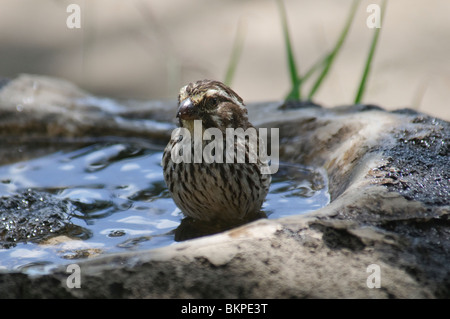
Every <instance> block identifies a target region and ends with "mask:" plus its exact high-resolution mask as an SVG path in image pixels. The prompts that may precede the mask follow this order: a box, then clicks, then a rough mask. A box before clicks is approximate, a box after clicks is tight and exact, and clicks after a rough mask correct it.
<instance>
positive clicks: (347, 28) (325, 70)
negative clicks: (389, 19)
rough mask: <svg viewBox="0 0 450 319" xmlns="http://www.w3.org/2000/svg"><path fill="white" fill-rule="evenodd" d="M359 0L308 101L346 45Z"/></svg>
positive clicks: (352, 7)
mask: <svg viewBox="0 0 450 319" xmlns="http://www.w3.org/2000/svg"><path fill="white" fill-rule="evenodd" d="M358 4H359V0H353V3H352V6H351V8H350V14H349V15H348V18H347V21H346V22H345V25H344V29H343V30H342V32H341V35H340V36H339V39H338V41H337V42H336V45H335V46H334V48H333V50H332V51H331V52H330V53H329V54H328V55H327V56H325V58H324V59H323V61H324V62H325V66H324V68H323V70H322V73H320V75H319V77H318V78H317V80H316V82H315V83H314V85H313V87H312V89H311V91H310V92H309V95H308V99H310V100H311V99H312V98H313V96H314V94H315V93H316V92H317V90H318V89H319V87H320V85H321V84H322V82H323V80H324V79H325V77H326V75H327V74H328V72H329V71H330V68H331V65H332V64H333V61H334V58H335V57H336V55H337V54H338V52H339V50H340V49H341V47H342V44H343V43H344V41H345V39H346V37H347V34H348V31H349V30H350V26H351V24H352V22H353V19H354V17H355V14H356V9H357V8H358Z"/></svg>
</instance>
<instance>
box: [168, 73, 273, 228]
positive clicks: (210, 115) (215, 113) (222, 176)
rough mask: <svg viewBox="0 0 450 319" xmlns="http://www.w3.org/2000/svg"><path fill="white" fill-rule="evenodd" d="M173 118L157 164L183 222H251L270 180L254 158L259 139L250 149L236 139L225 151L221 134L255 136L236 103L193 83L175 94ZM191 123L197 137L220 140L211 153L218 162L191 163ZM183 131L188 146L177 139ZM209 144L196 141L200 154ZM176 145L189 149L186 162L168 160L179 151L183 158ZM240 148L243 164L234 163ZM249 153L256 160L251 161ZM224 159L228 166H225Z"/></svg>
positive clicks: (231, 95)
mask: <svg viewBox="0 0 450 319" xmlns="http://www.w3.org/2000/svg"><path fill="white" fill-rule="evenodd" d="M176 116H177V118H178V119H179V128H178V129H176V130H175V131H174V132H173V134H172V138H171V140H170V141H169V143H168V144H167V146H166V148H165V150H164V154H163V158H162V166H163V170H164V179H165V182H166V184H167V187H168V189H169V191H170V194H171V195H172V198H173V200H174V202H175V204H176V205H177V206H178V207H179V208H180V210H181V211H182V212H183V214H184V215H185V216H188V217H191V218H193V219H195V220H201V221H210V222H211V221H212V222H214V221H217V222H232V223H235V222H236V221H246V220H252V219H255V217H256V216H258V215H259V214H260V210H261V207H262V204H263V202H264V200H265V197H266V195H267V193H268V190H269V186H270V182H271V176H270V174H265V173H263V172H264V169H263V168H264V167H267V165H268V161H267V160H266V158H265V157H262V156H260V154H259V152H258V151H259V145H260V143H263V141H262V140H261V139H260V138H259V136H257V142H256V144H255V143H254V141H253V143H252V141H251V139H250V138H248V139H246V140H244V141H243V140H242V139H239V138H238V139H237V140H236V139H235V140H234V142H233V149H232V150H231V151H230V149H227V147H226V146H227V145H226V133H227V129H239V128H240V129H242V130H244V131H246V132H248V131H250V130H248V129H253V130H254V131H255V132H257V130H256V129H255V128H254V127H253V125H252V124H251V123H250V122H249V120H248V117H247V109H246V107H245V105H244V103H243V100H242V98H241V97H240V96H239V95H238V94H237V93H236V92H234V91H233V90H232V89H231V88H229V87H228V86H226V85H225V84H223V83H221V82H219V81H212V80H201V81H197V82H195V83H190V84H188V85H186V86H184V87H182V88H181V90H180V92H179V96H178V112H177V115H176ZM195 120H200V121H201V127H202V134H204V133H205V131H206V130H208V129H210V128H213V129H216V130H215V132H221V133H222V134H223V139H222V141H220V140H218V142H222V144H221V145H220V146H221V147H220V148H217V149H215V150H214V151H215V152H222V151H223V156H222V159H223V162H218V161H213V162H207V161H205V160H203V159H202V161H201V162H200V163H198V162H194V152H195V149H194V146H195V145H194V139H195V138H194V137H195V136H194V134H195V132H194V130H195V126H194V124H195V123H194V121H195ZM197 123H199V122H197ZM182 129H184V130H182ZM186 130H187V131H188V132H189V133H190V136H191V139H190V140H189V139H186V138H185V134H182V133H183V132H184V133H185V132H186ZM228 131H229V130H228ZM257 134H258V133H257ZM202 136H203V135H202ZM209 142H210V141H209V140H205V139H202V141H201V145H202V149H204V148H205V146H206V145H207V144H208V143H209ZM181 143H190V144H188V146H189V147H190V150H191V155H192V156H191V161H181V162H180V161H179V160H174V159H173V154H172V153H174V151H175V150H179V149H183V147H185V148H184V149H183V152H184V151H186V149H187V148H186V144H184V145H181ZM240 147H241V150H245V156H244V157H245V161H244V162H242V160H239V157H238V154H239V149H240ZM230 152H232V153H231V154H230ZM252 152H254V153H252ZM175 153H176V152H175ZM212 153H213V155H214V156H215V155H219V154H214V152H212ZM255 153H256V156H257V157H256V160H253V161H252V160H251V159H252V154H255ZM227 155H228V156H229V158H230V159H232V161H227V160H226V159H227ZM219 158H220V157H219Z"/></svg>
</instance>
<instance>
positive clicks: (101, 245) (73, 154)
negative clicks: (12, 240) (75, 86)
mask: <svg viewBox="0 0 450 319" xmlns="http://www.w3.org/2000/svg"><path fill="white" fill-rule="evenodd" d="M161 157H162V151H161V149H157V148H153V149H149V148H144V147H141V146H139V145H136V144H134V143H126V142H121V143H97V144H94V145H90V146H87V147H82V148H79V149H77V150H74V151H70V152H67V151H65V152H63V151H61V152H56V153H52V154H49V155H46V156H43V157H40V158H36V159H32V160H28V161H22V162H18V163H14V164H10V165H4V166H0V197H3V196H11V195H14V194H17V193H20V192H23V191H24V190H27V189H33V190H37V191H42V192H45V193H50V194H52V195H54V196H56V197H57V198H60V199H66V200H68V201H70V202H71V203H73V207H74V209H73V211H72V218H71V222H72V223H73V224H74V225H75V226H78V227H74V228H73V229H78V230H77V231H76V232H74V231H73V230H72V231H67V234H64V233H63V234H58V236H55V237H54V238H52V239H48V240H44V242H40V243H35V242H33V241H28V242H18V243H17V244H16V245H15V246H14V247H11V248H8V249H0V269H2V268H3V269H21V270H27V271H30V272H33V271H42V270H43V269H48V268H49V266H50V267H51V266H52V265H58V264H61V263H74V262H76V260H79V259H82V258H87V257H92V256H97V255H101V254H106V253H113V252H122V251H131V250H143V249H150V248H157V247H162V246H167V245H171V244H173V243H174V233H173V231H174V229H175V228H176V227H177V226H178V225H179V224H180V221H181V220H182V218H183V215H182V214H181V212H180V210H179V209H178V208H177V207H176V206H175V204H174V202H173V201H172V199H171V198H170V195H169V193H168V191H167V188H166V186H165V183H164V179H163V172H162V167H161V165H160V162H161ZM328 202H329V194H328V188H327V179H326V176H325V173H324V170H322V169H318V168H312V167H305V166H301V165H294V164H283V163H281V164H280V168H279V171H278V173H276V174H275V175H274V176H273V180H272V185H271V188H270V192H269V194H268V196H267V198H266V202H265V203H264V205H263V210H264V211H265V213H266V214H267V215H268V218H279V217H283V216H289V215H293V214H301V213H307V212H310V211H314V210H317V209H319V208H321V207H323V206H325V205H327V204H328ZM80 230H81V231H80Z"/></svg>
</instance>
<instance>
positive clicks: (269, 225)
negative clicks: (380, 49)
mask: <svg viewBox="0 0 450 319" xmlns="http://www.w3.org/2000/svg"><path fill="white" fill-rule="evenodd" d="M30 94H32V96H31V97H32V100H30ZM80 96H81V97H80ZM80 98H82V99H83V101H84V102H83V103H81V102H80ZM86 99H87V94H85V93H80V91H79V90H78V89H77V88H75V87H73V86H71V85H69V84H67V83H64V82H61V81H59V80H53V79H48V78H42V77H33V76H22V77H19V78H18V79H15V80H14V81H12V82H10V83H8V84H6V85H5V86H4V87H3V88H2V90H1V91H0V115H6V116H8V115H9V118H8V120H6V118H5V117H3V116H0V119H1V120H0V134H1V136H2V137H5V139H6V140H10V141H11V140H13V136H14V135H16V136H18V135H20V136H21V138H22V140H24V141H26V140H27V138H36V136H39V137H40V138H47V139H49V138H50V139H51V138H53V137H58V138H61V137H74V136H78V135H79V134H80V135H79V136H80V137H83V136H87V137H89V136H94V135H96V134H97V135H98V134H103V133H102V132H105V133H104V134H105V135H108V134H110V133H111V132H112V131H111V129H113V131H114V133H115V135H116V136H129V135H133V136H134V137H137V138H145V137H146V136H148V137H151V138H155V139H162V143H165V142H166V140H167V138H168V137H169V134H170V125H166V126H164V125H163V124H162V123H166V122H167V121H169V119H170V118H171V117H172V116H173V114H174V112H175V105H174V104H173V103H167V104H161V103H157V102H152V103H147V104H145V103H141V104H139V105H138V104H136V103H137V102H127V103H128V105H129V106H130V107H129V108H128V109H127V110H126V111H125V110H121V111H120V112H118V111H117V110H105V109H101V107H99V104H101V100H98V99H97V100H95V99H94V100H90V101H91V102H92V103H91V104H92V105H90V107H87V106H86V103H85V102H86ZM23 101H26V102H27V103H28V104H27V105H25V107H24V106H23V105H22V107H21V108H19V109H17V103H19V102H20V103H23ZM133 103H134V104H133ZM96 104H97V105H96ZM18 110H20V113H22V114H20V115H21V116H17V115H18V114H17V112H18ZM24 111H26V112H29V113H28V114H27V115H23V112H24ZM11 114H15V116H12V115H11ZM102 114H103V115H102ZM143 114H145V116H147V117H146V118H147V119H148V120H149V122H145V121H143V120H139V121H141V122H139V121H138V122H139V123H141V124H142V125H141V126H139V125H138V128H133V126H131V124H130V123H131V122H132V121H133V119H142V118H143V117H142V115H143ZM268 114H270V116H268ZM249 115H250V117H251V121H252V122H253V123H254V124H255V125H257V126H260V127H278V128H279V129H280V146H281V149H280V154H281V158H282V159H283V160H285V161H293V162H301V163H305V164H308V163H314V164H315V165H321V166H323V167H324V168H325V169H326V170H327V173H328V177H329V190H330V195H331V203H330V204H329V205H328V206H326V207H324V208H322V209H320V210H317V211H315V212H312V213H310V214H306V215H298V216H292V217H288V218H282V219H278V220H258V221H255V222H253V223H250V224H247V225H244V226H241V227H238V228H235V229H232V230H230V231H227V232H223V233H220V234H216V235H213V236H207V237H202V238H198V239H194V240H188V241H185V242H182V243H178V244H176V245H172V246H170V247H165V248H160V249H156V250H151V251H140V252H129V253H122V254H112V255H107V256H101V257H98V258H93V259H90V260H86V261H83V262H79V263H78V264H79V265H80V267H81V288H79V289H77V288H68V287H67V285H66V280H67V277H68V275H69V274H68V273H66V269H65V267H63V266H61V267H58V268H56V269H54V270H52V271H51V272H50V273H48V274H42V275H40V276H29V275H27V274H24V273H20V272H4V273H0V297H3V298H4V297H9V298H13V297H31V298H42V297H82V298H87V297H89V298H97V297H101V298H448V297H450V266H449V265H450V251H449V250H450V228H449V226H450V225H449V224H450V222H449V211H450V191H449V190H450V181H449V171H450V164H449V155H450V154H449V146H448V143H449V134H450V133H449V132H450V124H449V123H448V122H445V121H442V120H439V119H436V118H431V117H429V116H427V115H425V114H421V113H416V112H414V111H411V110H403V111H397V112H386V111H384V110H383V109H381V108H379V107H376V106H370V105H357V106H348V107H335V108H332V109H326V108H321V107H317V106H314V105H307V106H304V105H302V104H295V103H294V104H291V105H289V106H288V107H286V106H282V105H281V106H280V103H260V104H252V105H249ZM95 116H98V117H97V119H98V118H100V116H101V118H102V120H101V121H97V120H95ZM51 119H54V121H51V122H48V121H50V120H51ZM150 119H151V120H150ZM29 123H32V126H29ZM65 123H70V124H71V125H68V126H67V125H64V124H65ZM152 123H153V124H154V126H152ZM18 124H20V125H22V126H21V128H19V129H15V128H16V127H17V125H18ZM72 124H73V126H72ZM93 124H95V127H90V126H92V125H93ZM160 124H161V125H160ZM77 125H80V127H81V128H80V130H78V128H77ZM24 127H27V130H24V129H23V128H24ZM30 127H31V128H32V129H30ZM89 127H90V128H89ZM103 127H104V128H105V130H104V131H103V130H102V128H103ZM108 128H109V130H108ZM24 131H26V132H28V134H23V132H24ZM91 133H93V134H91ZM13 146H14V143H12V142H11V143H9V144H7V145H6V147H5V148H3V149H2V150H1V151H0V152H2V153H3V154H2V153H0V158H2V161H3V157H2V156H3V155H4V154H6V153H5V152H8V151H10V150H11V149H13ZM5 149H6V151H5ZM8 154H10V156H9V157H8V159H7V160H5V161H9V160H14V157H15V154H14V153H11V152H9V153H8ZM11 154H12V155H11ZM16 155H17V154H16ZM28 156H33V154H30V153H29V155H28ZM372 264H376V265H378V266H379V269H380V271H381V273H380V275H381V286H380V288H369V287H368V285H367V282H368V280H369V279H370V278H369V275H370V274H371V273H370V272H367V269H368V266H370V265H372Z"/></svg>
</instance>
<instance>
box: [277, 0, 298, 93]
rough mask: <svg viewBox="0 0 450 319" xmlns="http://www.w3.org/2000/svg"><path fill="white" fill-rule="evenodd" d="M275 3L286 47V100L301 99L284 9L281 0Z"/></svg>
mask: <svg viewBox="0 0 450 319" xmlns="http://www.w3.org/2000/svg"><path fill="white" fill-rule="evenodd" d="M277 4H278V9H279V12H280V18H281V24H282V27H283V36H284V43H285V47H286V53H287V58H288V67H289V74H290V79H291V86H292V88H291V91H290V92H289V94H288V95H287V96H286V100H300V99H301V92H300V84H301V80H300V77H299V76H298V71H297V66H296V63H295V58H294V52H293V50H292V44H291V39H290V36H289V28H288V24H287V15H286V9H285V7H284V2H283V0H277Z"/></svg>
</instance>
